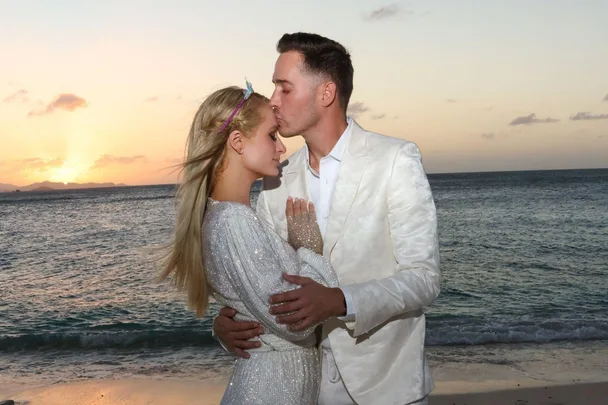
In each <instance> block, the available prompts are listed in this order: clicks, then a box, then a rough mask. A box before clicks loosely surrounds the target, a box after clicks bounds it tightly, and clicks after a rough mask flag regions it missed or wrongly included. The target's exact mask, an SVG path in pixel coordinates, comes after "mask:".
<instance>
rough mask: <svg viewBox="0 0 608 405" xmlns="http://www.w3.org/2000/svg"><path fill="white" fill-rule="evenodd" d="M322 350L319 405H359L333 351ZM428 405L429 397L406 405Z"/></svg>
mask: <svg viewBox="0 0 608 405" xmlns="http://www.w3.org/2000/svg"><path fill="white" fill-rule="evenodd" d="M321 350H322V351H323V363H322V367H321V370H322V371H321V390H320V392H319V399H318V401H317V405H357V403H356V402H355V400H354V399H353V398H352V397H351V396H350V394H349V393H348V391H347V390H346V386H345V385H344V382H343V381H342V377H340V372H339V371H338V367H337V366H336V361H335V360H334V356H333V354H332V352H331V350H328V349H326V348H322V349H321ZM428 403H429V402H428V396H426V397H424V398H422V399H420V400H418V401H415V402H410V403H409V404H404V405H428Z"/></svg>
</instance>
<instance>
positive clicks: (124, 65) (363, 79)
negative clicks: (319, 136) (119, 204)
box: [0, 0, 608, 186]
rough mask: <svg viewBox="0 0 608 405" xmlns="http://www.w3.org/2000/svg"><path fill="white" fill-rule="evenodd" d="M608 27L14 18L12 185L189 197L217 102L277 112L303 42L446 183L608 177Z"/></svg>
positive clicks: (4, 176)
mask: <svg viewBox="0 0 608 405" xmlns="http://www.w3.org/2000/svg"><path fill="white" fill-rule="evenodd" d="M607 21H608V1H602V0H597V1H591V0H578V1H575V0H571V1H566V0H553V1H550V0H532V1H530V0H529V1H523V0H521V1H520V0H511V1H498V0H496V1H473V0H435V1H433V0H429V1H395V2H390V1H389V2H387V1H378V0H366V1H360V2H355V1H347V0H340V1H338V0H335V1H334V0H323V1H321V0H308V1H287V0H285V1H280V2H274V1H273V2H270V1H265V0H264V1H262V0H249V1H231V0H225V1H221V2H220V1H206V0H198V1H186V0H175V1H168V0H166V1H154V0H148V1H139V0H137V1H136V0H105V1H96V2H84V1H67V0H55V1H33V0H2V1H0V55H1V56H0V59H1V63H0V183H10V184H15V185H17V186H23V185H27V184H30V183H33V182H37V181H44V180H52V181H61V182H68V181H76V182H88V181H91V182H106V181H108V182H116V183H119V182H122V183H127V184H158V183H171V182H175V181H176V174H175V172H172V170H171V169H170V168H169V166H171V165H173V164H175V163H176V162H177V161H178V159H180V158H181V157H182V156H183V150H184V144H185V140H186V136H187V132H188V128H189V125H190V122H191V119H192V117H193V114H194V112H195V110H196V109H197V107H198V105H199V104H200V102H201V101H202V100H203V99H204V97H205V96H206V95H208V94H209V93H210V92H212V91H214V90H216V89H218V88H221V87H224V86H227V85H240V86H242V85H244V77H245V76H246V77H247V78H248V79H249V80H250V81H251V82H252V83H253V85H254V88H255V89H256V91H258V92H261V93H263V94H266V95H268V96H270V94H271V93H272V90H273V84H272V82H271V76H272V71H273V68H274V62H275V60H276V57H277V53H276V50H275V46H276V42H277V40H278V39H279V38H280V37H281V35H282V34H283V33H285V32H296V31H308V32H316V33H319V34H322V35H325V36H329V37H331V38H333V39H335V40H337V41H339V42H341V43H342V44H343V45H345V46H346V47H347V48H348V49H349V51H350V52H351V55H352V59H353V64H354V66H355V90H354V93H353V96H352V98H351V109H350V111H351V112H352V113H353V115H354V116H355V117H356V119H357V121H358V122H359V123H360V124H361V125H362V126H363V127H365V128H367V129H370V130H373V131H376V132H380V133H383V134H386V135H391V136H396V137H402V138H405V139H408V140H411V141H414V142H416V143H417V144H418V145H419V147H420V149H421V151H422V153H423V161H424V165H425V168H426V170H427V172H429V173H438V172H464V171H495V170H525V169H567V168H595V167H608V73H607V72H608V52H607V51H606V42H607V40H608V23H607ZM301 145H302V141H301V139H297V140H290V141H289V142H288V143H287V146H288V155H289V154H290V153H293V152H294V151H295V150H296V149H297V148H298V147H299V146H301Z"/></svg>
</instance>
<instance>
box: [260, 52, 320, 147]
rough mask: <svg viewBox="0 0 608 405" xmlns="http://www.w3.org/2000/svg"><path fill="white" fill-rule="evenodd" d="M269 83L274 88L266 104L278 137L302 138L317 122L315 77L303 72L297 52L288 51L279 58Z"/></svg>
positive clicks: (301, 59) (301, 61)
mask: <svg viewBox="0 0 608 405" xmlns="http://www.w3.org/2000/svg"><path fill="white" fill-rule="evenodd" d="M272 82H273V83H274V85H275V88H274V92H273V93H272V97H271V98H270V105H271V106H272V108H273V109H274V112H275V116H276V119H277V124H278V126H279V132H280V133H281V135H282V136H284V137H286V138H289V137H292V136H295V135H302V134H303V133H305V132H306V130H308V129H309V128H310V127H312V126H313V125H315V124H316V123H317V122H318V120H319V114H318V113H317V112H316V111H317V110H316V106H315V103H316V87H317V83H316V80H315V77H314V76H313V75H311V74H310V73H308V72H306V71H305V70H304V65H303V58H302V55H301V54H300V53H298V52H295V51H290V52H285V53H282V54H281V55H280V56H279V58H278V59H277V62H276V64H275V67H274V74H273V75H272Z"/></svg>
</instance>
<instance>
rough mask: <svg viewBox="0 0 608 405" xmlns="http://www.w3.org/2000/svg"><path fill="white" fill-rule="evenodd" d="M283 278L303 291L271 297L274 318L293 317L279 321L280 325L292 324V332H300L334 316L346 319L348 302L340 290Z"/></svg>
mask: <svg viewBox="0 0 608 405" xmlns="http://www.w3.org/2000/svg"><path fill="white" fill-rule="evenodd" d="M283 278H284V279H285V280H287V281H289V282H290V283H292V284H298V285H301V286H302V287H300V288H298V289H296V290H292V291H287V292H284V293H280V294H275V295H272V296H271V297H270V304H271V305H274V304H279V303H280V305H276V306H272V307H270V313H271V314H273V315H282V314H285V313H289V312H294V313H293V314H289V315H282V316H278V317H277V323H282V324H288V325H289V329H291V330H294V331H298V330H303V329H306V328H307V327H309V326H311V325H318V324H320V323H323V322H325V321H326V320H327V319H329V318H331V317H332V316H343V315H346V301H345V299H344V294H343V293H342V290H340V289H339V288H329V287H325V286H323V285H321V284H319V283H317V282H316V281H314V280H312V279H310V278H308V277H299V276H292V275H289V274H283Z"/></svg>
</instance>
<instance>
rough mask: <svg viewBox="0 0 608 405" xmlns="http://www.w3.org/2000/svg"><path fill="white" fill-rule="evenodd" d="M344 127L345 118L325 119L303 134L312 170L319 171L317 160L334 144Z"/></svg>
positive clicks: (329, 150) (326, 153)
mask: <svg viewBox="0 0 608 405" xmlns="http://www.w3.org/2000/svg"><path fill="white" fill-rule="evenodd" d="M346 127H348V123H347V122H346V118H340V119H335V120H327V121H326V122H323V123H321V122H320V123H319V125H318V126H317V127H315V128H311V130H310V131H308V132H307V133H306V134H304V135H303V138H304V140H305V141H306V146H307V147H308V154H309V155H308V156H309V163H310V167H312V169H313V170H314V171H316V172H317V173H318V172H319V162H320V161H321V159H322V158H323V157H325V156H327V155H329V152H331V150H332V149H333V148H334V146H336V143H338V140H339V139H340V137H341V136H342V134H343V133H344V131H345V130H346Z"/></svg>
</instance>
